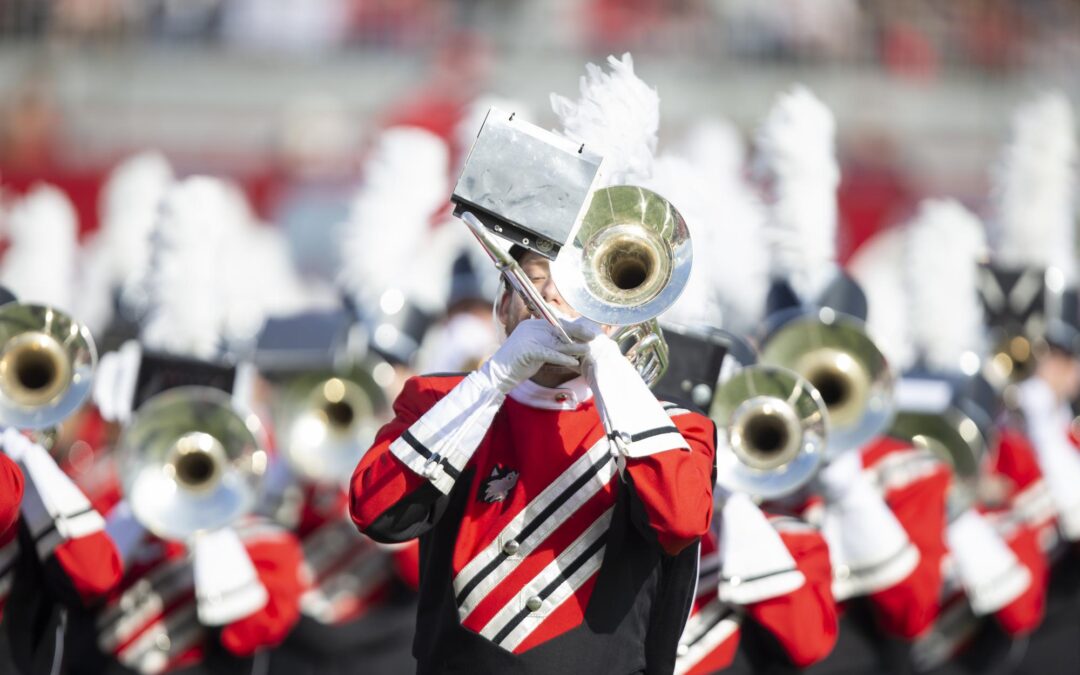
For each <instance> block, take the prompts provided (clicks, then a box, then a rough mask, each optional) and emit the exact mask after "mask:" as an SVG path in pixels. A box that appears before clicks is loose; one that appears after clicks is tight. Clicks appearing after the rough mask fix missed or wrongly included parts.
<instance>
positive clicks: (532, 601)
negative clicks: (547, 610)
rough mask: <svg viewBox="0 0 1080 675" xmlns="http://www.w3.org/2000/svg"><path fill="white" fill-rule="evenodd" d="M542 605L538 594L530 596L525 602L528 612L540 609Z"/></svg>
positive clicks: (542, 602)
mask: <svg viewBox="0 0 1080 675" xmlns="http://www.w3.org/2000/svg"><path fill="white" fill-rule="evenodd" d="M543 606H544V601H543V600H541V599H540V596H538V595H534V596H532V597H531V598H529V600H528V601H527V602H526V603H525V607H527V608H528V610H529V611H530V612H535V611H536V610H538V609H540V608H541V607H543Z"/></svg>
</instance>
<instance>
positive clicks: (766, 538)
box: [719, 493, 806, 605]
mask: <svg viewBox="0 0 1080 675" xmlns="http://www.w3.org/2000/svg"><path fill="white" fill-rule="evenodd" d="M721 518H722V519H723V520H722V523H723V524H722V527H721V530H720V555H721V557H722V559H723V563H722V568H721V569H722V578H721V581H720V590H719V594H720V599H721V600H723V601H725V602H731V603H735V604H738V605H748V604H752V603H755V602H761V601H763V600H768V599H769V598H776V597H779V596H781V595H785V594H787V593H790V592H792V591H794V590H796V589H798V588H801V587H802V585H803V584H805V583H806V577H804V576H803V573H802V572H800V571H799V570H798V568H797V567H796V566H795V559H794V558H792V557H791V552H790V551H788V549H787V546H785V545H784V541H783V540H782V539H781V538H780V534H779V533H778V532H777V531H776V530H775V529H774V528H773V526H772V525H771V524H770V523H769V519H768V518H766V517H765V514H764V513H762V512H761V509H759V508H758V507H757V505H756V504H754V502H753V501H752V500H751V499H750V498H749V497H747V496H746V495H744V494H738V493H736V494H733V495H731V496H730V497H728V499H727V501H726V502H725V503H724V506H723V510H722V511H721Z"/></svg>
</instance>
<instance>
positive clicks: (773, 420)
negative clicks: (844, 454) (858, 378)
mask: <svg viewBox="0 0 1080 675" xmlns="http://www.w3.org/2000/svg"><path fill="white" fill-rule="evenodd" d="M709 416H710V417H711V418H712V419H713V421H714V422H716V425H717V448H716V468H717V484H719V485H720V486H721V487H723V488H725V489H727V490H729V491H732V492H743V493H746V494H749V495H751V496H753V497H757V498H760V499H775V498H777V497H782V496H784V495H787V494H790V493H792V492H794V491H795V490H798V489H799V488H800V487H802V486H803V485H805V484H806V483H807V482H808V481H809V480H810V479H811V478H813V477H814V475H815V474H816V473H817V471H818V469H819V467H820V466H821V463H822V461H823V460H824V457H825V446H826V441H827V439H828V436H829V424H828V418H827V413H826V411H825V403H824V402H823V401H822V400H821V397H820V395H819V394H818V392H817V391H816V390H815V389H814V388H813V387H812V386H811V385H810V383H808V382H807V381H806V380H804V379H803V378H801V377H799V376H798V375H797V374H795V373H794V372H792V371H790V370H787V369H784V368H778V367H775V366H760V365H759V366H749V367H747V368H743V369H742V370H741V371H739V372H738V373H736V374H735V375H733V376H732V377H731V378H730V379H729V380H728V381H727V382H725V383H724V384H723V385H722V386H721V387H720V388H719V389H718V390H717V392H716V395H715V396H714V397H713V402H712V407H711V408H710V410H709Z"/></svg>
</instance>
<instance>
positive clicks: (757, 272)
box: [652, 122, 837, 675]
mask: <svg viewBox="0 0 1080 675" xmlns="http://www.w3.org/2000/svg"><path fill="white" fill-rule="evenodd" d="M744 155H745V150H744V148H743V144H742V141H741V139H740V138H739V137H738V134H737V132H736V131H735V130H734V128H733V127H731V126H730V125H726V124H723V123H717V122H710V123H703V124H698V125H697V126H695V127H694V128H693V130H692V131H691V133H690V134H689V136H688V137H687V139H685V140H684V142H683V143H682V145H681V147H680V150H679V152H678V154H666V155H663V156H661V157H659V158H658V159H657V163H656V168H655V171H654V175H653V183H652V184H653V186H654V187H655V189H656V190H657V191H658V192H660V193H661V194H664V195H666V196H667V197H668V198H669V199H672V200H673V201H674V202H675V203H677V204H679V209H680V213H682V214H683V217H684V218H685V219H686V222H687V227H688V228H689V229H690V233H691V237H692V238H693V241H694V249H695V254H696V255H698V256H700V257H703V258H706V259H709V260H710V261H712V262H713V263H714V264H709V265H696V266H695V267H694V269H693V270H691V274H690V281H689V282H688V284H687V287H686V289H685V290H684V291H683V294H682V295H681V296H680V297H679V300H678V301H677V302H676V303H675V304H674V305H672V307H671V308H670V309H669V310H668V311H667V312H665V313H664V315H663V316H662V317H661V318H662V322H663V328H664V337H665V339H666V340H667V342H668V345H669V346H670V348H671V352H670V355H669V364H668V369H667V371H666V373H665V375H664V376H663V377H661V379H660V381H659V382H657V383H656V384H655V385H654V386H653V391H654V393H656V395H657V396H658V397H661V398H663V399H665V400H667V401H671V402H673V403H676V404H679V405H681V406H682V407H685V408H688V409H691V410H708V409H709V408H710V406H711V404H712V400H713V398H714V396H716V395H717V394H716V390H717V387H718V383H722V382H724V381H726V380H727V379H728V378H729V377H730V376H731V375H732V373H733V372H735V371H736V370H738V369H739V368H741V367H743V366H747V365H750V364H751V363H752V362H753V361H754V360H755V359H756V355H755V354H754V352H753V348H752V347H751V346H750V345H749V344H748V343H745V341H744V340H741V339H740V338H738V337H736V335H737V334H738V333H739V332H742V331H746V330H749V329H751V328H752V327H753V326H755V325H757V322H758V321H759V320H760V317H759V316H758V315H759V314H760V312H761V308H762V307H763V305H764V302H763V300H764V296H765V290H766V288H767V285H768V284H767V264H766V262H767V260H766V255H767V254H766V250H765V245H764V241H763V239H762V237H761V232H760V231H761V227H762V225H763V221H764V215H765V214H764V211H763V207H762V204H761V202H760V200H759V199H758V198H757V196H756V195H755V194H753V193H752V192H751V190H750V189H749V187H748V186H747V185H746V183H745V182H744V180H743V178H742V170H743V164H744V161H745V156H744ZM720 213H723V214H724V218H723V219H718V218H717V217H716V214H720ZM720 326H723V327H724V329H725V331H726V332H725V331H718V330H716V327H720ZM695 327H696V328H695ZM714 421H715V422H716V423H717V424H718V425H725V424H728V420H721V419H714ZM725 451H728V450H727V449H726V448H725V447H723V444H722V443H718V447H717V452H718V453H722V452H725ZM714 489H715V496H716V506H715V509H714V516H713V522H712V524H711V527H710V530H709V532H708V533H707V534H706V535H705V537H704V538H703V539H702V543H701V561H700V564H699V570H698V585H697V594H696V595H695V599H694V605H693V607H692V609H691V614H690V618H689V620H688V621H687V624H686V627H685V628H684V630H683V634H682V638H681V639H680V641H679V642H680V643H679V649H678V661H677V662H676V668H675V670H676V672H678V673H690V674H692V675H700V674H704V673H716V672H741V671H746V670H749V669H755V670H757V671H765V670H771V669H775V668H777V667H806V666H808V665H810V664H812V663H814V662H816V661H819V660H821V659H822V658H824V657H825V656H826V655H827V654H828V653H829V652H830V651H831V649H832V647H833V645H834V643H835V641H836V634H837V622H836V605H835V602H834V601H833V597H832V590H831V584H832V568H831V565H830V563H829V552H828V547H827V545H826V544H825V540H824V539H823V538H822V536H821V532H820V531H819V530H818V529H817V528H815V527H813V526H811V525H809V524H808V523H806V522H805V521H803V520H801V519H799V518H798V517H796V516H795V515H793V514H784V513H783V511H782V509H776V510H773V508H772V507H773V506H779V505H773V504H768V503H766V504H765V505H763V506H761V507H759V506H758V505H757V504H755V503H753V502H752V501H751V500H750V499H749V497H748V495H746V494H744V493H738V492H734V493H731V492H728V491H727V490H725V489H722V488H721V487H720V485H718V486H717V487H716V488H714Z"/></svg>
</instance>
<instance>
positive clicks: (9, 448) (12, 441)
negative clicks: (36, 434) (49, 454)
mask: <svg viewBox="0 0 1080 675" xmlns="http://www.w3.org/2000/svg"><path fill="white" fill-rule="evenodd" d="M0 444H2V445H3V448H4V454H5V455H7V456H8V457H10V458H11V460H12V461H13V462H18V461H20V460H21V459H22V458H23V455H25V454H26V451H27V449H28V448H29V447H30V446H31V445H33V444H34V442H33V441H31V440H30V439H29V438H27V437H26V436H25V435H23V433H22V432H21V431H19V430H18V429H14V428H11V427H9V428H7V429H4V433H3V434H2V435H0Z"/></svg>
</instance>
